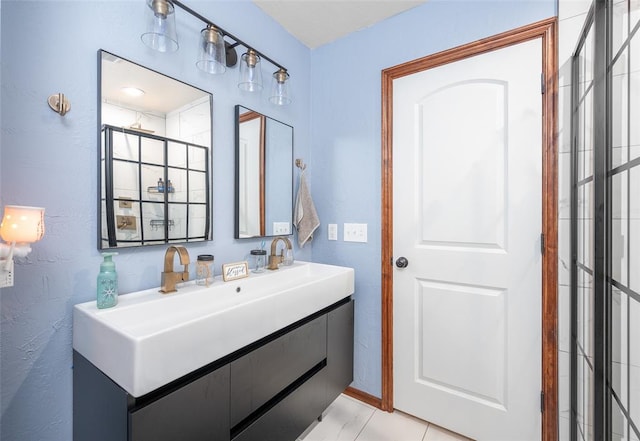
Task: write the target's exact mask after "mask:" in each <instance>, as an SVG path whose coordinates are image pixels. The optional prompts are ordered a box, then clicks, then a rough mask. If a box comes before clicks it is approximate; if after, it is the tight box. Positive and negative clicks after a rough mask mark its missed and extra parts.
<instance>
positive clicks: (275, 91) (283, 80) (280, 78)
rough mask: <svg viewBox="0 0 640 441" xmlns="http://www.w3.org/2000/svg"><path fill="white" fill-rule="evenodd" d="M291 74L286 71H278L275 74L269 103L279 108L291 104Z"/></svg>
mask: <svg viewBox="0 0 640 441" xmlns="http://www.w3.org/2000/svg"><path fill="white" fill-rule="evenodd" d="M288 80H289V74H288V73H287V71H286V70H285V69H278V70H277V71H275V72H274V73H273V79H272V80H271V96H269V101H270V102H271V103H273V104H276V105H278V106H284V105H286V104H290V103H291V95H289V83H288Z"/></svg>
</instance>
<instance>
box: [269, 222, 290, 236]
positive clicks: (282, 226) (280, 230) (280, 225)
mask: <svg viewBox="0 0 640 441" xmlns="http://www.w3.org/2000/svg"><path fill="white" fill-rule="evenodd" d="M273 234H274V235H276V236H281V235H286V234H291V226H290V224H289V222H274V223H273Z"/></svg>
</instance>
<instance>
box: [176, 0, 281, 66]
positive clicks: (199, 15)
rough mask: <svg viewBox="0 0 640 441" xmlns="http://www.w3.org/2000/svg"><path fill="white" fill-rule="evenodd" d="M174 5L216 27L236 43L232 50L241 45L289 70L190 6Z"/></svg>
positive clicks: (230, 45)
mask: <svg viewBox="0 0 640 441" xmlns="http://www.w3.org/2000/svg"><path fill="white" fill-rule="evenodd" d="M172 3H173V5H174V6H178V7H179V8H180V9H182V10H183V11H185V12H187V13H188V14H190V15H192V16H194V17H196V18H197V19H199V20H201V21H203V22H204V23H206V24H209V25H211V26H215V27H216V28H217V29H218V30H219V31H220V32H221V33H222V35H223V36H226V37H229V38H231V39H232V40H233V41H234V43H233V44H229V47H230V48H234V47H236V46H238V45H240V46H244V47H246V48H247V49H252V50H253V51H254V52H256V53H257V54H258V55H259V56H260V58H262V59H264V60H267V61H268V62H269V63H271V64H273V65H274V66H276V67H278V68H280V69H283V70H285V71H286V70H287V68H286V67H284V66H283V65H281V64H280V63H277V62H275V61H273V60H272V59H271V58H269V57H267V56H266V55H265V54H263V53H262V52H260V51H259V50H257V49H255V48H254V47H253V46H249V45H248V44H247V43H245V42H244V41H242V40H241V39H239V38H238V37H236V36H235V35H233V34H231V33H230V32H227V31H225V30H224V29H223V28H221V27H220V26H218V25H217V24H215V23H214V22H212V21H211V20H209V19H208V18H207V17H205V16H203V15H201V14H199V13H198V12H196V11H194V10H193V9H191V8H190V7H189V6H187V5H185V4H184V3H182V2H181V1H179V0H172Z"/></svg>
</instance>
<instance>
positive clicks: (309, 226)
mask: <svg viewBox="0 0 640 441" xmlns="http://www.w3.org/2000/svg"><path fill="white" fill-rule="evenodd" d="M293 225H295V227H296V229H297V230H298V245H299V246H300V248H302V247H303V246H304V244H305V243H307V242H310V241H311V240H313V232H314V231H315V230H316V228H318V227H319V226H320V219H319V218H318V213H317V212H316V206H315V205H314V204H313V199H312V198H311V192H310V191H309V186H308V185H307V178H306V177H305V176H304V172H302V173H300V184H299V186H298V195H297V197H296V207H295V211H294V214H293Z"/></svg>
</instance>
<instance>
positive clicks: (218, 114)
mask: <svg viewBox="0 0 640 441" xmlns="http://www.w3.org/2000/svg"><path fill="white" fill-rule="evenodd" d="M189 5H190V6H191V7H193V8H194V9H196V10H197V11H199V12H201V13H202V14H203V15H205V16H207V17H209V18H211V19H212V20H214V21H215V22H217V23H219V24H220V26H222V27H224V28H225V29H226V30H227V31H229V32H231V33H233V34H236V35H238V36H239V37H241V38H242V39H243V40H245V41H247V42H248V43H249V44H254V45H255V46H256V48H257V49H258V50H260V51H263V52H265V53H266V54H267V55H268V56H270V57H272V58H273V59H275V60H277V61H278V62H280V63H282V64H283V65H285V66H286V67H287V68H288V69H289V72H290V74H291V78H292V83H291V87H292V94H293V96H294V98H295V101H294V103H293V104H292V105H291V106H288V107H286V108H283V109H277V108H276V107H274V106H272V105H270V104H269V103H268V101H267V99H266V98H267V97H266V94H267V93H268V92H269V86H270V83H269V80H270V73H271V72H273V71H274V70H275V68H273V67H272V66H270V65H268V64H267V63H265V66H264V70H263V75H264V79H265V92H264V93H263V96H262V97H261V98H255V97H253V96H247V95H245V94H243V93H240V92H239V91H238V88H237V87H236V82H237V69H233V70H231V71H228V72H227V74H226V75H225V76H223V77H211V76H208V75H207V74H204V73H200V72H199V71H198V70H197V69H196V67H195V59H196V54H197V52H196V50H197V37H198V35H199V31H200V29H201V28H202V27H203V25H202V24H201V23H198V22H197V21H196V20H195V19H193V18H191V17H190V16H187V15H186V14H184V13H181V11H180V10H179V11H178V23H177V28H178V33H179V37H180V44H181V47H180V50H179V51H178V52H177V53H174V54H158V53H155V52H153V51H151V50H150V49H148V48H146V47H145V46H144V45H143V44H142V43H141V42H140V33H141V32H142V31H143V28H144V23H145V21H144V16H143V14H144V9H145V7H146V6H145V2H144V1H143V0H136V1H133V0H130V1H104V0H103V1H66V2H65V1H40V2H36V1H6V0H3V1H2V17H1V20H2V21H1V26H0V28H1V42H2V47H1V48H0V49H1V53H2V60H1V61H2V66H1V71H0V75H1V79H2V89H1V93H2V96H1V98H2V102H1V115H2V120H1V126H2V127H1V134H0V147H1V152H0V165H1V166H0V176H1V179H2V180H1V181H0V189H1V196H0V206H1V207H4V205H5V204H18V205H36V206H44V207H46V224H47V225H46V228H47V231H46V235H45V237H44V239H43V240H42V241H40V242H38V243H36V244H34V245H33V247H32V248H33V252H32V253H31V254H30V255H29V256H28V258H27V259H26V260H23V261H22V263H20V264H19V265H17V266H16V281H15V286H14V287H12V288H6V289H3V290H2V292H1V293H0V320H1V322H0V347H1V348H0V363H1V365H0V369H1V370H0V379H1V384H0V387H1V410H2V419H1V421H0V426H1V429H0V439H2V440H3V441H70V440H71V421H72V415H71V404H72V403H71V394H72V382H71V374H72V370H71V369H72V361H71V327H72V313H71V310H72V305H74V304H76V303H79V302H84V301H89V300H92V299H94V298H95V277H96V275H97V271H98V266H99V263H100V260H101V258H100V255H99V253H98V251H97V249H96V237H97V232H96V228H97V227H96V226H97V220H96V193H97V186H96V180H97V175H96V173H97V172H96V171H97V152H98V148H97V127H98V121H97V96H98V91H97V51H98V49H100V48H102V49H105V50H108V51H110V52H113V53H115V54H118V55H120V56H122V57H125V58H128V59H130V60H132V61H136V62H138V63H141V64H144V65H146V66H148V67H150V68H152V69H155V70H157V71H160V72H162V73H165V74H168V75H170V76H173V77H175V78H180V79H182V80H184V81H186V82H188V83H191V84H193V85H195V86H198V87H200V88H202V89H205V90H207V91H210V92H212V93H213V101H214V125H213V137H214V139H213V141H214V147H213V160H214V166H213V185H214V201H213V211H214V212H213V216H214V226H213V234H214V241H213V242H209V243H204V244H197V245H188V246H187V248H188V249H189V252H190V254H191V256H192V257H194V256H195V255H197V254H198V253H202V252H205V251H210V252H211V253H212V254H214V255H215V257H216V266H217V267H218V268H219V265H220V263H222V262H231V261H236V260H241V259H243V258H244V257H245V254H246V253H248V250H250V249H251V248H253V247H255V245H256V243H259V241H255V240H254V241H248V242H247V241H237V240H234V239H233V231H234V229H233V219H234V213H233V206H234V203H233V197H234V196H233V193H234V185H233V182H234V181H233V172H234V139H233V137H234V130H233V127H234V105H236V104H242V105H244V106H246V107H248V108H251V109H254V110H256V111H259V112H262V113H264V114H266V115H268V116H271V117H273V118H275V119H278V120H280V121H283V122H285V123H287V124H290V125H292V126H294V127H295V139H296V157H303V158H305V159H306V158H307V157H308V156H309V141H310V120H309V107H310V84H309V81H310V51H309V49H308V48H306V47H304V46H303V45H302V44H301V43H299V42H297V41H296V40H295V39H293V37H291V36H290V35H289V34H288V33H286V32H285V31H284V30H283V29H282V28H281V27H279V26H278V25H277V24H275V22H273V21H272V20H271V19H270V18H268V17H267V16H266V15H264V14H263V13H262V12H261V11H260V10H259V9H258V8H257V7H255V6H254V5H253V4H252V3H250V2H248V1H214V2H210V1H207V2H204V1H197V0H195V1H190V2H189ZM58 92H63V93H64V94H65V95H67V96H68V98H69V99H70V101H71V112H69V113H68V114H67V115H66V116H65V117H60V116H59V115H58V114H56V113H54V112H52V111H51V110H50V109H49V107H48V106H47V97H48V96H49V95H50V94H53V93H58ZM164 249H165V247H162V246H161V247H157V248H150V249H144V250H126V251H122V252H121V253H120V255H119V256H118V257H117V258H116V262H117V266H118V272H119V276H120V290H121V292H131V291H135V290H139V289H143V288H150V287H154V286H158V285H159V283H160V272H161V271H162V268H161V264H162V262H163V256H164ZM296 257H297V258H300V259H306V260H310V258H311V251H310V249H309V248H305V249H304V250H302V251H297V253H296Z"/></svg>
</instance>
